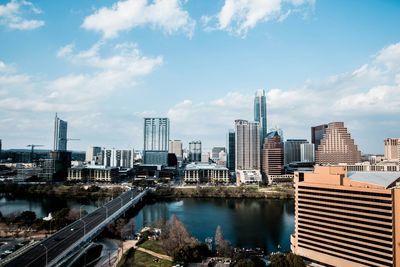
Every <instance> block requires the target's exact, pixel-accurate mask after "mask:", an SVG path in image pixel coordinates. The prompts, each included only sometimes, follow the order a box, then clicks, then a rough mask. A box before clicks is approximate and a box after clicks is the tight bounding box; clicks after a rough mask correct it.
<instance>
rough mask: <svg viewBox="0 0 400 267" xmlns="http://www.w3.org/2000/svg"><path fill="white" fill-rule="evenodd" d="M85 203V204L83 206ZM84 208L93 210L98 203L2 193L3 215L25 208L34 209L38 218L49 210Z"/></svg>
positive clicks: (0, 196)
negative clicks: (24, 196) (22, 196)
mask: <svg viewBox="0 0 400 267" xmlns="http://www.w3.org/2000/svg"><path fill="white" fill-rule="evenodd" d="M82 205H83V206H82ZM81 206H82V209H84V210H86V211H88V212H91V211H93V210H95V209H96V206H97V203H95V202H92V201H88V200H86V201H84V200H82V201H77V200H71V199H65V198H57V197H46V198H21V197H14V196H12V195H9V194H7V195H6V194H0V212H1V213H2V214H3V216H6V215H10V214H13V213H17V212H22V211H25V210H30V211H34V212H35V213H36V216H37V217H38V218H43V217H45V216H47V215H48V214H49V212H54V211H58V210H60V209H63V208H68V207H69V208H71V209H79V208H80V207H81Z"/></svg>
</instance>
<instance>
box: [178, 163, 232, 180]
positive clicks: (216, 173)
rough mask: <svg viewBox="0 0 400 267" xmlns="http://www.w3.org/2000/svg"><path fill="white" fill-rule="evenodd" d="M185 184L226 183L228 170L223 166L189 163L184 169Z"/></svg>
mask: <svg viewBox="0 0 400 267" xmlns="http://www.w3.org/2000/svg"><path fill="white" fill-rule="evenodd" d="M184 181H185V183H213V184H220V183H228V182H229V170H228V168H226V167H225V166H219V165H217V164H213V163H211V164H209V163H191V164H188V165H186V167H185V175H184Z"/></svg>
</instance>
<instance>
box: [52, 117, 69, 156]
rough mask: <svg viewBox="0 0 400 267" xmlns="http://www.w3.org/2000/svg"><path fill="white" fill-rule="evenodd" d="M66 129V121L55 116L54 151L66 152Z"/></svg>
mask: <svg viewBox="0 0 400 267" xmlns="http://www.w3.org/2000/svg"><path fill="white" fill-rule="evenodd" d="M67 127H68V124H67V122H66V121H63V120H62V119H60V118H59V117H58V116H57V113H56V117H55V118H54V145H53V148H54V151H67Z"/></svg>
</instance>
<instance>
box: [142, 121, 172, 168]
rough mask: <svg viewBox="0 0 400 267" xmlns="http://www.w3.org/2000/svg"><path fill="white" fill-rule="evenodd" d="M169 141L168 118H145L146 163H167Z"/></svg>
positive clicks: (144, 149)
mask: <svg viewBox="0 0 400 267" xmlns="http://www.w3.org/2000/svg"><path fill="white" fill-rule="evenodd" d="M168 141H169V119H168V118H144V146H143V158H144V163H145V164H154V165H166V164H167V162H168Z"/></svg>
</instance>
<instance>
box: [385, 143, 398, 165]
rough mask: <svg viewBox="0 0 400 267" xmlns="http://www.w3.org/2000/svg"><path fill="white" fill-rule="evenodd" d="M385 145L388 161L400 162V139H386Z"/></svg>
mask: <svg viewBox="0 0 400 267" xmlns="http://www.w3.org/2000/svg"><path fill="white" fill-rule="evenodd" d="M383 144H384V148H385V158H386V159H387V160H399V150H400V138H386V139H385V140H384V141H383Z"/></svg>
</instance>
